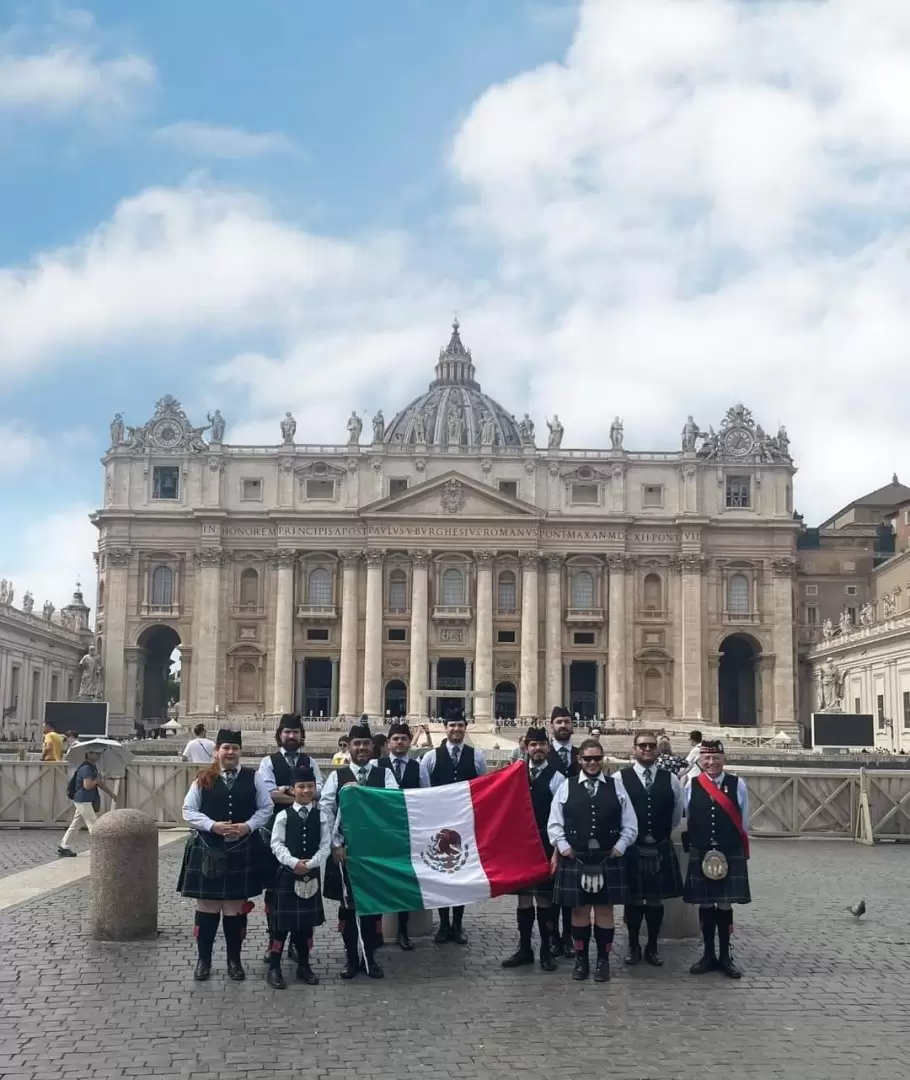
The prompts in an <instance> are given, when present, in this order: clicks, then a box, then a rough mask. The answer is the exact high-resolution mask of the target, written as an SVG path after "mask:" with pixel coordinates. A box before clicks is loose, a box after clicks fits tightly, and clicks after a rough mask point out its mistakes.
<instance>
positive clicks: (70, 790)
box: [66, 766, 81, 800]
mask: <svg viewBox="0 0 910 1080" xmlns="http://www.w3.org/2000/svg"><path fill="white" fill-rule="evenodd" d="M79 768H81V766H80V767H79ZM78 772H79V769H76V772H74V773H73V775H72V776H71V777H70V778H69V780H68V781H67V784H66V797H67V798H68V799H70V800H72V799H75V798H76V775H77V773H78Z"/></svg>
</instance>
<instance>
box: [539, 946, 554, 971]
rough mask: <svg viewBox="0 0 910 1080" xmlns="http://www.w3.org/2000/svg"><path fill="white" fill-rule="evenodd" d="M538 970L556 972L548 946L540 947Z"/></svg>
mask: <svg viewBox="0 0 910 1080" xmlns="http://www.w3.org/2000/svg"><path fill="white" fill-rule="evenodd" d="M540 969H541V971H555V970H556V961H555V960H554V959H553V954H552V953H551V952H550V946H549V945H541V946H540Z"/></svg>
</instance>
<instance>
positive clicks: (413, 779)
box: [376, 755, 420, 788]
mask: <svg viewBox="0 0 910 1080" xmlns="http://www.w3.org/2000/svg"><path fill="white" fill-rule="evenodd" d="M376 764H377V765H381V766H382V767H383V768H385V769H388V770H389V772H390V773H391V774H392V776H395V767H394V766H393V764H392V758H391V755H390V756H389V757H384V758H380V759H379V761H378V762H377V763H376ZM395 779H396V780H397V779H398V777H397V776H395ZM398 786H399V787H400V788H419V787H420V763H419V762H417V761H415V760H414V759H413V758H408V760H407V764H406V765H405V767H404V773H403V775H402V777H401V782H400V783H399V785H398Z"/></svg>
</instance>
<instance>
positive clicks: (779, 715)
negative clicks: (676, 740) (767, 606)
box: [762, 557, 796, 728]
mask: <svg viewBox="0 0 910 1080" xmlns="http://www.w3.org/2000/svg"><path fill="white" fill-rule="evenodd" d="M771 570H772V572H773V574H774V579H773V582H772V586H771V590H772V591H771V612H770V614H771V627H772V640H773V642H774V713H773V715H771V712H770V710H768V709H766V710H765V715H764V716H763V717H762V725H763V726H765V727H771V726H773V725H777V727H778V728H780V727H782V726H783V725H793V724H795V723H796V708H795V699H794V687H795V680H794V675H793V668H794V663H795V661H794V643H793V623H794V619H793V578H794V574H795V573H796V560H795V559H793V558H790V557H786V558H782V559H775V560H774V561H773V562H772V564H771Z"/></svg>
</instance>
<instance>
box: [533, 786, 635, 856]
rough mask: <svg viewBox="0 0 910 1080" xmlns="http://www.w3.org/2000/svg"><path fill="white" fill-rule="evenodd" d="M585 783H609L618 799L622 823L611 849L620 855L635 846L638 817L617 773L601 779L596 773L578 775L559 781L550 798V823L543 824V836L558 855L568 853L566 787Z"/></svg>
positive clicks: (569, 847)
mask: <svg viewBox="0 0 910 1080" xmlns="http://www.w3.org/2000/svg"><path fill="white" fill-rule="evenodd" d="M588 780H596V781H597V783H598V784H613V786H614V787H615V788H616V797H617V799H619V806H620V809H621V810H622V821H621V824H620V829H619V839H618V840H617V841H616V844H615V847H616V850H617V851H618V852H619V853H620V855H622V854H623V852H625V850H626V848H628V847H629V845H630V844H634V843H635V838H636V837H637V836H638V818H637V816H636V814H635V810H634V808H633V806H632V800H631V799H630V798H629V796H628V794H627V793H626V789H625V787H624V786H623V782H622V779H621V777H620V775H619V773H614V774H613V775H612V776H604V774H603V773H598V775H597V776H585V774H584V773H579V774H578V776H571V777H565V778H564V779H563V783H562V784H560V786H559V790H558V791H557V792H556V794H555V795H554V796H553V802H552V803H551V804H550V820H549V822H548V823H547V836H549V838H550V843H551V844H552V845H553V847H555V848H557V849H558V851H559V853H560V855H565V853H566V852H567V851H570V850H571V845H570V844H569V842H568V841H567V840H566V822H565V812H564V810H563V807H564V806H565V804H566V799H567V798H568V797H569V790H570V788H569V785H570V784H584V783H587V781H588Z"/></svg>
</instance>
